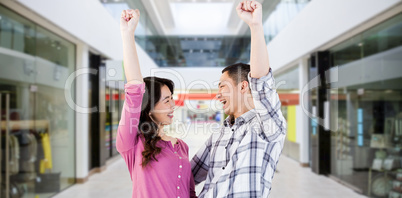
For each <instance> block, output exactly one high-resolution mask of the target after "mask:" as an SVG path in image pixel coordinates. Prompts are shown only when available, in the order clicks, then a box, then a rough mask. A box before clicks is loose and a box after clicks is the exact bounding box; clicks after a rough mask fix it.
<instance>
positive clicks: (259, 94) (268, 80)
mask: <svg viewBox="0 0 402 198" xmlns="http://www.w3.org/2000/svg"><path fill="white" fill-rule="evenodd" d="M248 79H249V82H250V89H251V94H252V96H253V101H254V107H255V110H256V112H257V115H258V117H257V118H258V119H259V121H260V124H261V128H262V133H261V134H260V136H262V138H263V139H266V140H268V141H270V142H271V141H276V140H277V139H278V138H281V137H282V136H283V135H285V134H286V120H285V118H284V117H283V115H282V111H281V102H280V100H279V95H278V93H277V92H276V89H275V79H274V77H273V75H272V69H271V68H270V69H269V72H268V74H267V75H265V76H263V77H261V78H252V77H251V72H250V73H249V74H248Z"/></svg>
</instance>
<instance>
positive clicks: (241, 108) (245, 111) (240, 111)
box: [232, 98, 254, 120]
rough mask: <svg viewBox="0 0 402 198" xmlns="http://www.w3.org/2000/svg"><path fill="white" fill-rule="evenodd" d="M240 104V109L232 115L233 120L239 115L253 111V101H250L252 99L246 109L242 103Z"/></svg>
mask: <svg viewBox="0 0 402 198" xmlns="http://www.w3.org/2000/svg"><path fill="white" fill-rule="evenodd" d="M242 104H243V105H242V106H241V107H240V109H239V110H238V111H237V112H236V113H234V114H233V115H232V117H234V120H235V119H236V118H238V117H240V116H241V115H243V114H245V113H247V112H248V111H250V110H252V109H254V101H253V100H252V98H251V100H249V101H248V104H249V105H248V107H247V106H246V105H244V103H242Z"/></svg>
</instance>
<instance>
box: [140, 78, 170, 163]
mask: <svg viewBox="0 0 402 198" xmlns="http://www.w3.org/2000/svg"><path fill="white" fill-rule="evenodd" d="M144 82H145V93H144V96H143V99H142V108H141V110H142V111H141V115H140V122H139V124H138V129H139V131H140V133H141V135H143V137H144V139H145V144H144V151H143V152H142V167H145V166H147V165H148V164H149V162H150V161H151V160H152V159H154V160H156V161H158V160H157V159H156V156H157V155H158V154H159V153H160V152H161V148H160V147H157V146H156V144H157V143H158V141H159V140H161V137H159V136H158V125H157V123H155V122H154V121H153V120H152V118H151V116H150V112H151V111H152V110H153V109H154V108H155V105H156V103H158V101H159V100H160V98H161V97H162V87H163V86H165V85H166V86H167V87H168V88H169V90H170V92H172V94H173V89H174V83H173V81H171V80H169V79H165V78H158V77H146V78H144Z"/></svg>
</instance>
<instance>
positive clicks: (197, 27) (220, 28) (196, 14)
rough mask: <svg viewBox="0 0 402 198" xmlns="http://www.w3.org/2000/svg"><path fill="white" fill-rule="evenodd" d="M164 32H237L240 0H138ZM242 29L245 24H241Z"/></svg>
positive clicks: (182, 33) (217, 33)
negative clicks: (237, 12) (236, 6)
mask: <svg viewBox="0 0 402 198" xmlns="http://www.w3.org/2000/svg"><path fill="white" fill-rule="evenodd" d="M141 1H142V3H143V5H144V7H145V9H146V10H147V12H148V14H149V18H150V20H151V21H152V22H153V24H154V25H155V26H156V28H157V29H158V32H159V33H160V34H163V35H238V34H239V31H240V29H241V26H242V25H243V24H244V23H243V22H242V21H241V20H240V19H238V17H237V14H236V11H235V5H237V3H238V2H240V0H141ZM243 29H244V28H243Z"/></svg>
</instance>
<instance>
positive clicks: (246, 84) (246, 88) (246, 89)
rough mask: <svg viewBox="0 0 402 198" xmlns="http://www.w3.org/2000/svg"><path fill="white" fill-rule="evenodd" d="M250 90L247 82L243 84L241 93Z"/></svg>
mask: <svg viewBox="0 0 402 198" xmlns="http://www.w3.org/2000/svg"><path fill="white" fill-rule="evenodd" d="M249 89H250V87H249V85H248V82H247V81H243V82H241V92H242V93H246V92H247V91H248V90H249Z"/></svg>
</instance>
